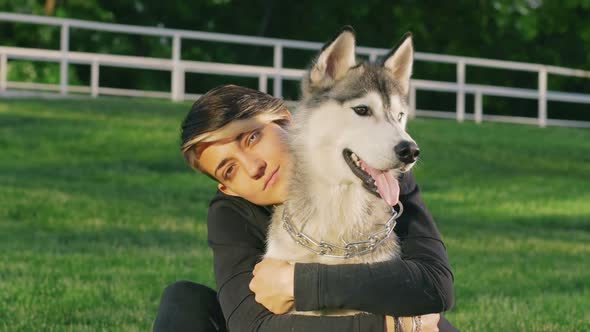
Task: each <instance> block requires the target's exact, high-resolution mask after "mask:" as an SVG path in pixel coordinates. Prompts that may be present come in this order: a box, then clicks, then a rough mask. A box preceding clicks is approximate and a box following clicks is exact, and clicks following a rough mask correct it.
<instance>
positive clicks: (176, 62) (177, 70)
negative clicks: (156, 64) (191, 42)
mask: <svg viewBox="0 0 590 332" xmlns="http://www.w3.org/2000/svg"><path fill="white" fill-rule="evenodd" d="M180 51H181V40H180V34H175V35H174V37H173V38H172V78H171V80H172V82H171V85H172V86H171V88H170V89H171V90H172V91H170V92H171V93H170V95H171V98H172V100H173V101H182V100H183V99H184V70H183V68H182V67H181V64H180V57H181V54H180Z"/></svg>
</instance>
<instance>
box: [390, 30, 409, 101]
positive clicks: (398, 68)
mask: <svg viewBox="0 0 590 332" xmlns="http://www.w3.org/2000/svg"><path fill="white" fill-rule="evenodd" d="M384 59H385V60H384V61H383V66H384V67H385V68H387V69H389V70H390V71H391V73H392V74H393V78H394V79H395V80H396V81H397V82H398V83H399V84H400V88H401V90H402V93H403V94H404V95H407V94H408V91H409V90H410V76H412V66H413V63H414V46H413V45H412V34H411V33H409V32H407V33H406V34H405V35H404V36H403V37H402V40H401V41H400V43H399V45H398V46H397V47H395V48H394V49H392V50H391V51H390V52H389V53H388V54H387V55H386V56H385V58H384Z"/></svg>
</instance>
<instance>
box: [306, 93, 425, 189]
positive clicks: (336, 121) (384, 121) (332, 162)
mask: <svg viewBox="0 0 590 332" xmlns="http://www.w3.org/2000/svg"><path fill="white" fill-rule="evenodd" d="M359 105H365V106H368V107H369V109H370V110H371V112H372V114H371V115H370V116H359V115H358V114H356V113H355V111H354V110H353V109H352V108H353V107H355V106H359ZM386 112H387V113H389V114H386ZM407 112H408V110H407V106H406V105H405V104H404V103H403V102H402V101H401V99H400V96H399V95H393V96H391V97H390V107H389V109H385V108H384V105H383V102H382V98H381V97H380V96H379V94H378V93H377V92H369V93H368V94H366V95H364V96H362V97H361V98H356V99H352V100H348V101H345V102H344V103H342V104H340V103H339V102H336V101H328V102H326V103H323V104H322V105H320V106H319V107H318V108H316V109H313V110H310V114H308V115H307V117H308V118H307V119H306V120H307V121H306V122H307V124H305V125H304V126H303V128H305V129H304V130H303V132H301V133H300V134H301V135H300V136H299V138H300V140H301V141H300V142H299V143H300V144H301V145H303V148H304V149H305V155H306V156H308V157H309V158H306V159H311V162H308V163H307V165H308V170H309V171H311V172H313V173H314V174H313V176H314V178H322V179H324V181H325V182H326V183H328V184H350V183H352V182H356V183H361V180H360V179H359V178H358V177H357V176H356V175H354V174H353V173H352V171H351V170H350V167H349V166H348V164H347V163H346V162H345V161H344V158H343V156H342V151H343V150H344V149H350V150H352V151H353V152H354V153H355V154H357V155H358V156H359V157H360V158H361V159H362V160H364V161H365V162H366V163H367V164H369V165H370V166H371V167H373V168H376V169H380V170H387V169H392V168H400V172H402V171H407V170H409V169H410V168H411V167H412V166H413V164H409V165H405V164H403V163H402V162H400V161H399V159H398V158H397V156H396V153H395V151H394V147H395V146H396V145H397V144H399V143H400V142H402V141H410V142H414V140H413V139H412V138H411V137H410V135H408V133H406V131H405V125H406V121H407Z"/></svg>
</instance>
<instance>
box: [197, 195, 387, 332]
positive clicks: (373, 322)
mask: <svg viewBox="0 0 590 332" xmlns="http://www.w3.org/2000/svg"><path fill="white" fill-rule="evenodd" d="M248 209H250V208H249V206H248V205H245V206H244V207H242V206H236V205H235V204H234V202H231V201H227V200H218V201H216V202H214V203H212V205H211V207H210V208H209V216H208V231H209V235H208V238H209V246H210V247H211V248H212V249H213V256H214V268H215V278H216V281H217V287H218V299H219V302H220V305H221V308H222V311H223V314H224V316H225V319H226V322H227V325H228V328H229V330H230V331H232V332H239V331H261V332H262V331H309V332H313V331H322V332H330V331H345V332H347V331H351V332H352V331H355V332H356V331H359V332H360V331H376V332H382V331H384V330H385V320H384V316H382V315H372V314H366V315H357V316H347V317H314V316H298V315H274V314H272V313H271V312H270V311H268V310H267V309H266V308H265V307H264V306H262V305H261V304H259V303H257V302H256V301H255V299H254V294H253V293H252V292H251V291H250V290H249V288H248V285H249V283H250V281H251V279H252V271H253V269H254V266H255V265H256V263H257V262H258V261H259V259H260V258H261V257H262V256H263V254H264V238H265V236H266V234H264V231H265V230H261V229H258V228H257V227H254V226H253V225H252V224H251V223H249V222H248V219H250V220H253V219H257V218H267V219H268V218H269V216H268V215H266V216H263V215H260V213H259V212H258V211H252V209H250V211H247V210H248ZM244 210H246V211H244Z"/></svg>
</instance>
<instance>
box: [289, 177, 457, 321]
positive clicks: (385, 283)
mask: <svg viewBox="0 0 590 332" xmlns="http://www.w3.org/2000/svg"><path fill="white" fill-rule="evenodd" d="M400 186H401V193H402V194H401V195H400V201H401V202H402V203H403V205H404V213H403V214H402V216H401V217H400V219H399V220H398V224H397V226H396V234H398V236H399V238H400V240H401V241H402V242H401V243H402V259H401V260H392V261H388V262H382V263H377V264H370V265H369V264H351V265H321V264H295V280H294V284H295V286H294V287H295V308H296V309H297V310H301V311H307V310H320V309H324V308H349V309H356V310H362V311H368V312H372V313H376V314H384V315H393V316H413V315H421V314H426V313H434V312H443V311H446V310H449V309H450V308H451V307H452V305H453V300H454V299H453V274H452V272H451V268H450V266H449V262H448V258H447V253H446V249H445V247H444V244H443V242H442V240H441V236H440V233H439V232H438V229H437V228H436V225H435V224H434V220H433V218H432V216H431V215H430V213H429V212H428V211H427V209H426V206H425V204H424V202H423V201H422V198H421V196H420V189H419V187H418V185H417V184H416V181H415V179H414V176H413V175H412V174H408V173H406V174H405V175H404V178H403V179H402V181H401V182H400Z"/></svg>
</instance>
